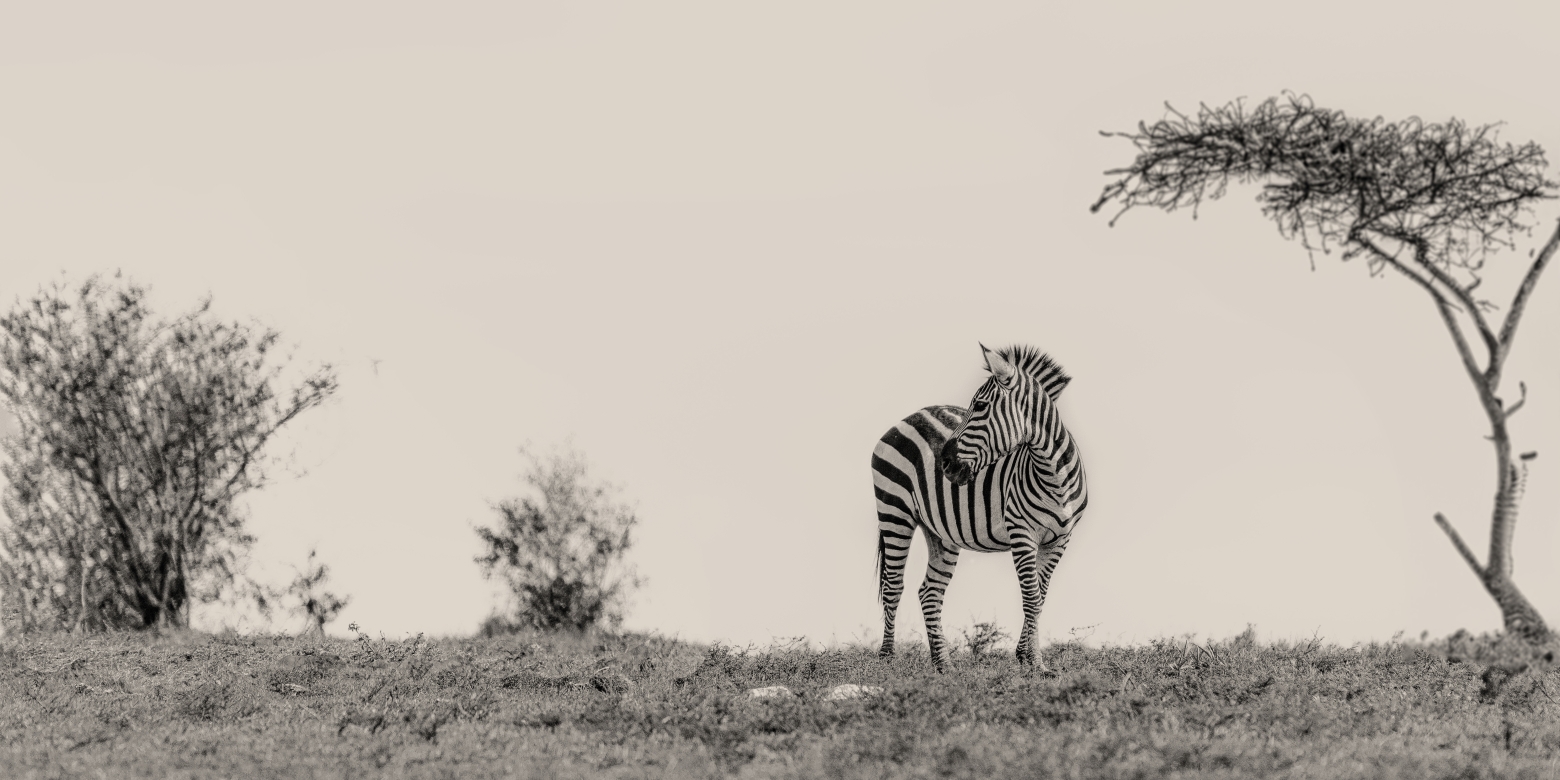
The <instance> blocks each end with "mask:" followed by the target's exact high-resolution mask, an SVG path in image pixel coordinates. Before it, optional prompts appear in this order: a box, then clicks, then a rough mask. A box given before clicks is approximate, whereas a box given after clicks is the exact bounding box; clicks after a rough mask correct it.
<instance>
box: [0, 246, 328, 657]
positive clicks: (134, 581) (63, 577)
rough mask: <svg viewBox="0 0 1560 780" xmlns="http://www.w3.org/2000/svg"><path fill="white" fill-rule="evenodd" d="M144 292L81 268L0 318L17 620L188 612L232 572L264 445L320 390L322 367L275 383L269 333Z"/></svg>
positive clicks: (3, 574)
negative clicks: (179, 309) (243, 502)
mask: <svg viewBox="0 0 1560 780" xmlns="http://www.w3.org/2000/svg"><path fill="white" fill-rule="evenodd" d="M145 298H146V289H145V288H144V287H141V286H138V285H135V284H134V283H124V284H120V283H118V281H117V277H116V280H113V281H108V280H104V279H102V278H100V277H96V276H94V277H92V278H90V279H88V280H87V281H86V282H84V283H83V284H81V285H80V287H79V288H77V289H76V290H75V294H74V295H72V294H71V292H70V291H69V290H67V289H66V287H65V286H63V285H61V284H58V283H56V284H55V285H53V286H52V287H48V288H45V289H42V290H40V291H39V293H38V294H37V295H36V296H34V297H33V298H32V299H31V300H30V301H28V302H27V303H25V304H21V305H18V306H17V308H15V309H13V310H12V311H11V312H10V313H9V314H7V315H5V316H4V317H0V399H3V400H4V401H5V403H6V405H7V406H9V407H10V409H11V411H12V412H13V413H14V414H15V416H16V418H17V422H18V428H19V430H18V431H17V432H15V433H14V434H13V435H10V436H8V437H6V438H5V439H4V441H3V444H0V447H3V452H4V455H5V461H4V464H3V465H0V473H3V474H4V476H5V479H6V484H5V488H4V493H3V505H4V509H5V513H6V514H7V516H8V517H9V522H8V523H7V524H5V525H4V526H3V527H0V589H3V591H4V598H5V599H7V600H8V601H9V602H10V603H8V604H7V607H8V609H9V610H10V611H12V612H13V613H16V612H19V613H20V618H21V620H22V622H23V627H24V628H49V627H53V628H78V629H79V628H97V629H101V628H145V627H152V626H160V625H167V626H181V625H187V624H188V620H189V612H188V608H189V605H190V603H191V601H192V600H194V601H212V600H215V599H217V598H219V596H220V595H221V594H222V592H223V591H224V589H227V588H229V587H231V586H232V585H233V584H234V583H235V580H236V578H238V576H239V575H240V572H241V569H242V565H243V561H244V553H245V552H246V551H247V549H248V547H249V545H250V544H251V542H252V541H253V538H252V537H251V536H250V535H249V534H248V533H247V532H246V531H245V528H244V514H243V512H242V509H241V507H239V506H238V505H237V504H236V503H235V500H236V499H237V498H238V497H239V496H240V495H241V494H243V493H244V492H246V491H249V490H253V489H256V488H259V487H261V486H262V485H263V484H264V483H265V482H266V473H265V467H266V465H267V459H266V457H265V455H264V450H265V447H266V444H267V443H268V442H269V441H270V439H271V437H272V436H273V435H274V434H275V433H276V432H277V431H278V430H279V429H280V428H281V427H282V426H284V425H286V424H287V423H288V422H290V421H291V420H293V419H294V418H295V417H297V416H298V415H299V414H301V413H302V412H304V411H305V410H307V409H310V408H312V407H314V406H318V405H319V404H321V403H323V402H324V401H325V400H326V399H327V398H329V397H330V396H331V395H332V394H333V393H334V392H335V391H336V388H337V379H336V374H335V373H334V371H333V370H332V369H331V367H330V366H328V365H326V366H322V367H320V368H318V369H317V370H315V371H314V372H313V373H311V374H309V375H307V376H306V377H304V378H303V380H302V381H301V382H300V383H299V384H298V385H297V386H296V387H294V388H292V389H291V390H289V391H285V392H284V394H283V395H281V396H280V397H278V390H277V384H278V383H279V374H280V372H281V368H282V367H281V365H280V364H278V363H277V362H276V361H274V358H275V347H276V344H277V340H278V338H279V336H278V334H277V333H276V332H275V331H272V330H266V329H259V328H256V327H252V326H249V325H245V324H242V323H223V322H219V321H217V320H215V319H214V318H212V317H211V316H209V308H210V301H209V300H207V301H205V302H203V303H202V304H201V305H200V306H198V307H197V308H196V309H195V310H193V311H191V312H189V313H187V314H184V315H182V316H179V317H177V318H175V319H172V320H164V319H160V318H157V317H156V316H155V315H154V314H153V312H151V311H150V309H149V308H148V306H147V304H146V300H145ZM283 362H285V361H283Z"/></svg>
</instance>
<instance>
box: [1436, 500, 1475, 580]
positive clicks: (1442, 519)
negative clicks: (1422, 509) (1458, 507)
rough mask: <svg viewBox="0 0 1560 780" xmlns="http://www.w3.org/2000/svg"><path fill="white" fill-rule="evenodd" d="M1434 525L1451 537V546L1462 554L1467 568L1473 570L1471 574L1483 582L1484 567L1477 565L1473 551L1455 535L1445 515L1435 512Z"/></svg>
mask: <svg viewBox="0 0 1560 780" xmlns="http://www.w3.org/2000/svg"><path fill="white" fill-rule="evenodd" d="M1435 524H1436V525H1439V526H1441V530H1442V531H1445V532H1446V535H1447V536H1448V537H1451V540H1452V546H1453V547H1456V548H1457V552H1460V553H1462V557H1463V560H1465V561H1467V562H1468V566H1469V567H1470V568H1472V569H1473V573H1474V574H1477V575H1479V579H1480V580H1483V579H1484V567H1483V566H1480V565H1479V559H1478V558H1475V557H1473V550H1470V549H1468V545H1467V544H1465V543H1464V542H1463V540H1462V537H1461V536H1458V535H1457V529H1455V528H1453V527H1452V524H1451V522H1450V521H1448V520H1447V519H1446V515H1443V514H1441V513H1440V512H1436V513H1435Z"/></svg>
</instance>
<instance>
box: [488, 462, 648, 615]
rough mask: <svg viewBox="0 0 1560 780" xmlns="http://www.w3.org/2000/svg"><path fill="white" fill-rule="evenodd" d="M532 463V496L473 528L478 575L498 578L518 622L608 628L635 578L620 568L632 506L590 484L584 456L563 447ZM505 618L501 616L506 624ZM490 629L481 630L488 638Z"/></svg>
mask: <svg viewBox="0 0 1560 780" xmlns="http://www.w3.org/2000/svg"><path fill="white" fill-rule="evenodd" d="M521 453H522V454H524V455H525V456H526V457H527V458H529V459H530V461H531V468H530V470H529V471H528V472H527V473H526V475H525V481H526V482H527V483H528V484H529V485H530V486H531V488H532V489H533V495H532V496H527V497H522V498H512V499H508V500H505V501H502V502H500V503H499V504H498V505H497V506H495V507H494V509H495V510H496V511H497V512H498V515H499V521H500V522H499V523H498V524H497V526H496V527H494V528H488V527H481V526H479V527H478V528H477V529H476V532H477V536H478V537H480V538H481V539H482V545H483V550H484V553H483V554H482V555H480V556H478V557H477V558H476V561H477V563H478V564H479V565H481V567H482V575H483V576H484V577H487V578H497V579H501V580H502V581H503V582H504V583H505V584H506V585H507V586H508V587H509V590H510V592H511V593H513V595H514V598H515V604H514V613H513V618H514V621H515V623H517V624H518V625H521V626H524V627H527V628H535V629H542V630H557V629H564V628H566V629H573V630H583V629H586V628H590V627H592V626H597V625H608V626H615V625H617V624H618V623H620V622H621V621H622V619H623V601H624V599H625V598H626V597H627V595H628V593H629V592H630V591H632V590H633V589H634V588H636V587H638V586H639V585H640V584H641V583H642V580H640V579H639V578H638V577H637V576H635V574H634V572H633V569H632V568H630V567H628V566H627V565H625V564H624V563H623V556H624V555H625V554H626V553H627V552H628V550H629V548H630V547H632V545H633V536H632V534H633V530H634V526H635V525H636V524H637V523H638V522H639V521H638V518H637V517H635V516H634V512H633V509H632V508H630V507H629V506H627V505H625V504H621V503H618V502H617V501H615V500H614V496H613V493H614V488H612V487H611V486H609V485H605V484H598V483H594V482H592V481H591V480H590V478H589V476H588V471H589V469H588V467H587V465H586V462H585V457H584V456H583V455H581V454H580V453H579V452H576V451H573V450H568V451H560V452H554V453H552V454H551V455H550V456H548V457H545V458H544V457H539V456H537V455H536V454H534V453H532V452H529V451H527V450H524V449H522V450H521ZM507 621H508V619H501V622H507ZM493 631H494V627H493V626H491V625H490V626H487V627H485V628H484V632H485V633H492V632H493Z"/></svg>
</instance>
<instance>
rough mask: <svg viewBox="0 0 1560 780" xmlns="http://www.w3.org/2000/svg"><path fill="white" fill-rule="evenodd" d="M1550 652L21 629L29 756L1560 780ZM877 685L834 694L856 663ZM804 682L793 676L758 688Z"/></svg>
mask: <svg viewBox="0 0 1560 780" xmlns="http://www.w3.org/2000/svg"><path fill="white" fill-rule="evenodd" d="M1552 657H1553V656H1552V655H1550V656H1547V657H1546V656H1544V655H1543V654H1542V652H1541V651H1532V650H1530V649H1528V648H1526V647H1525V646H1521V645H1516V644H1503V643H1500V642H1495V641H1492V640H1484V639H1474V638H1470V637H1466V636H1458V637H1453V638H1451V639H1449V640H1443V641H1440V642H1436V643H1431V644H1424V643H1387V644H1375V645H1369V646H1363V647H1356V648H1349V649H1344V648H1338V647H1334V646H1328V645H1322V644H1320V643H1308V644H1307V643H1302V644H1299V645H1293V644H1282V643H1279V644H1261V643H1258V642H1256V641H1254V638H1253V637H1252V636H1251V635H1250V634H1249V633H1248V634H1246V635H1242V636H1240V637H1236V638H1234V639H1230V640H1226V641H1223V642H1217V643H1211V644H1206V645H1199V644H1196V643H1192V642H1188V641H1185V640H1178V641H1160V642H1153V643H1149V644H1146V645H1139V646H1131V647H1105V648H1097V649H1095V648H1086V647H1083V646H1081V645H1077V644H1066V645H1057V646H1054V647H1051V648H1047V650H1046V659H1047V661H1048V663H1049V664H1050V665H1051V666H1052V667H1053V668H1054V669H1055V670H1056V672H1055V673H1054V674H1045V673H1039V672H1032V671H1029V670H1026V669H1023V668H1020V667H1018V666H1017V665H1016V664H1015V663H1014V662H1013V661H1012V660H1011V658H1010V657H1008V656H1006V655H984V656H974V655H971V654H970V653H969V652H968V651H966V652H964V653H962V654H959V655H956V656H955V657H954V661H955V666H956V668H955V669H954V670H953V671H952V672H951V673H949V674H946V675H937V674H936V673H935V672H933V671H932V669H931V667H930V664H929V663H928V660H927V658H926V656H925V653H924V652H921V653H915V652H908V653H906V654H905V655H903V656H901V657H899V658H896V659H893V660H891V661H886V662H885V661H880V660H879V659H877V658H876V657H875V656H874V655H873V654H872V653H871V652H869V651H868V650H867V649H864V648H845V649H836V650H828V651H816V650H809V649H806V648H804V647H801V646H793V647H784V646H777V647H771V648H767V649H763V650H753V649H746V650H742V649H733V648H730V647H724V646H718V645H717V646H714V647H702V646H695V645H691V644H687V643H682V642H677V641H673V640H668V639H663V638H657V637H644V636H595V637H590V636H584V637H580V636H572V637H571V636H541V635H516V636H510V637H502V638H495V639H461V640H437V641H423V640H420V639H418V640H408V641H385V640H369V639H367V638H363V639H362V640H360V641H353V640H342V639H319V638H316V639H299V638H288V637H240V636H215V637H213V636H203V635H194V634H188V635H177V636H165V637H153V636H147V635H113V636H97V637H87V638H75V637H42V638H28V639H27V640H25V641H18V640H16V639H8V640H4V642H3V643H0V741H3V747H0V768H3V769H4V771H0V774H3V775H4V776H6V777H59V776H77V775H87V776H108V777H116V778H119V777H275V776H280V775H283V774H285V775H286V776H290V777H365V776H380V777H396V778H399V777H462V778H466V777H634V778H639V777H721V776H731V775H738V774H740V775H741V776H744V777H809V778H812V777H838V778H880V777H992V776H1006V777H1014V776H1022V777H1053V776H1054V777H1108V778H1114V777H1121V778H1127V777H1161V776H1173V777H1253V776H1259V777H1260V776H1271V777H1317V778H1347V777H1362V778H1363V777H1371V778H1376V777H1404V778H1433V777H1459V778H1478V777H1533V778H1547V777H1560V720H1557V718H1556V714H1557V713H1560V704H1557V703H1556V699H1557V698H1560V672H1556V671H1555V670H1554V668H1553V664H1552V662H1551V661H1552ZM845 682H851V683H860V684H869V685H877V686H882V687H883V688H884V693H883V694H882V695H880V696H876V697H872V698H867V699H860V700H854V701H845V702H828V701H824V700H823V699H822V694H823V693H824V692H826V691H827V690H828V689H829V688H831V687H833V686H834V685H837V684H839V683H845ZM766 685H785V686H788V687H789V688H791V689H792V690H793V691H795V692H796V693H798V694H800V695H799V696H798V697H796V698H792V699H776V700H764V701H754V700H749V699H748V698H746V696H745V691H746V690H747V689H749V688H754V687H759V686H766Z"/></svg>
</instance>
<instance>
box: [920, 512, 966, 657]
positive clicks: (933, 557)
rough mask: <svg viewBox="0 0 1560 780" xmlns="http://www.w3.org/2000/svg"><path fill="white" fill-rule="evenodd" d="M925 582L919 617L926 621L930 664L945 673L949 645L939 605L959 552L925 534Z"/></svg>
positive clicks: (957, 560) (933, 536)
mask: <svg viewBox="0 0 1560 780" xmlns="http://www.w3.org/2000/svg"><path fill="white" fill-rule="evenodd" d="M922 536H925V537H926V579H924V580H922V581H921V590H920V591H919V595H920V597H921V616H922V617H924V618H925V619H926V644H927V646H928V647H929V648H930V650H931V653H932V664H933V665H934V666H936V667H937V671H939V672H942V671H947V667H948V644H947V642H946V641H944V640H943V631H942V605H943V594H944V593H945V592H946V591H947V590H948V583H949V582H952V581H953V567H954V566H956V565H958V563H959V550H958V548H957V547H950V546H948V545H945V544H943V543H942V540H940V539H938V538H937V534H934V533H932V532H931V531H927V532H926V533H924V534H922Z"/></svg>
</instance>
